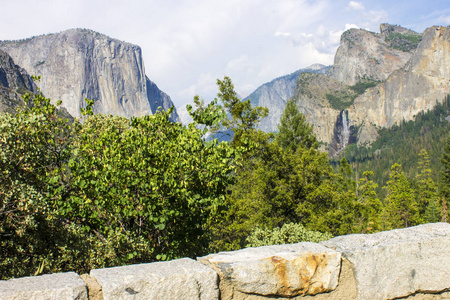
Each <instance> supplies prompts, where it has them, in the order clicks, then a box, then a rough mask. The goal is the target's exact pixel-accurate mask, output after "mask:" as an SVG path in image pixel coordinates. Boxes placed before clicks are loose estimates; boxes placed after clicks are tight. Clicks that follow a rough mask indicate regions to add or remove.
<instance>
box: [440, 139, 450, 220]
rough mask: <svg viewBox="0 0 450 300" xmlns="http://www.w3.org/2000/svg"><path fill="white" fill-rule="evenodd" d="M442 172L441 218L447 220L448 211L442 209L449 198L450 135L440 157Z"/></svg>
mask: <svg viewBox="0 0 450 300" xmlns="http://www.w3.org/2000/svg"><path fill="white" fill-rule="evenodd" d="M441 163H442V172H441V177H440V192H441V194H442V198H443V199H442V208H443V209H442V213H441V217H442V220H448V219H449V218H448V211H447V209H444V206H445V208H446V207H447V203H448V200H449V199H450V135H449V136H448V137H447V140H446V142H445V146H444V151H443V154H442V158H441Z"/></svg>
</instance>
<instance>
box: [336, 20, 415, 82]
mask: <svg viewBox="0 0 450 300" xmlns="http://www.w3.org/2000/svg"><path fill="white" fill-rule="evenodd" d="M410 35H411V36H412V37H418V38H417V40H419V39H420V34H418V33H416V32H414V31H411V30H408V29H406V28H403V27H400V26H392V25H388V24H381V26H380V33H375V32H370V31H366V30H363V29H355V28H352V29H349V30H347V31H346V32H344V33H343V34H342V36H341V42H340V45H339V48H338V49H337V52H336V55H335V57H334V64H333V66H332V67H331V69H330V72H329V76H330V77H331V78H333V79H335V80H338V81H340V82H342V83H345V84H347V85H354V84H356V83H358V82H359V81H360V80H361V79H371V80H376V81H382V80H386V79H387V77H388V76H389V75H390V74H391V73H392V72H393V71H395V70H397V69H399V68H401V67H403V66H404V65H405V64H406V63H407V62H408V60H409V59H410V58H411V56H412V53H411V52H412V51H413V50H414V48H415V46H417V44H411V45H410V46H407V44H405V43H406V42H408V39H407V38H406V37H409V36H410ZM402 45H404V47H403V48H402V47H401V46H402ZM402 50H403V51H402Z"/></svg>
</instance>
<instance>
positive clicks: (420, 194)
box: [415, 149, 440, 223]
mask: <svg viewBox="0 0 450 300" xmlns="http://www.w3.org/2000/svg"><path fill="white" fill-rule="evenodd" d="M417 171H418V173H417V175H416V188H415V192H416V201H417V205H418V209H419V214H420V216H421V218H422V221H424V222H427V223H432V222H439V219H440V218H439V214H440V207H439V200H438V195H437V191H436V184H435V183H434V181H433V178H432V177H431V175H432V172H431V168H430V157H429V156H428V153H427V151H426V150H425V149H422V150H420V152H419V163H418V166H417Z"/></svg>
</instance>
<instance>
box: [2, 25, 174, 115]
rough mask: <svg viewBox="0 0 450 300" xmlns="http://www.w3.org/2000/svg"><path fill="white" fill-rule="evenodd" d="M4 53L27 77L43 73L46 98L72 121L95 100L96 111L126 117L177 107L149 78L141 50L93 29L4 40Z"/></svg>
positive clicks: (41, 85)
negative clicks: (27, 74)
mask: <svg viewBox="0 0 450 300" xmlns="http://www.w3.org/2000/svg"><path fill="white" fill-rule="evenodd" d="M0 49H3V50H4V51H5V52H7V53H8V54H9V55H10V56H11V57H12V58H13V59H14V61H15V62H16V63H17V64H18V65H20V66H22V67H23V68H24V69H25V70H27V72H28V73H29V74H32V75H41V76H42V78H41V82H40V83H39V84H38V85H39V87H40V88H41V91H42V92H43V94H44V95H45V96H46V97H48V98H51V99H52V100H54V101H56V100H58V99H60V100H62V106H63V107H65V108H67V110H68V111H69V113H70V114H71V115H72V116H74V117H80V108H81V107H84V106H85V103H84V101H83V100H84V98H89V99H95V100H96V103H95V105H94V112H97V113H105V114H113V115H119V116H125V117H131V116H142V115H148V114H152V113H154V112H155V109H156V108H157V106H162V107H169V106H173V104H172V102H171V101H170V98H169V97H168V96H167V95H165V94H164V93H162V92H161V91H160V90H159V89H158V88H157V87H156V85H155V84H154V83H152V82H151V81H150V80H148V78H147V77H146V75H145V71H144V64H143V61H142V54H141V49H140V47H138V46H136V45H132V44H129V43H125V42H121V41H118V40H115V39H111V38H109V37H107V36H105V35H102V34H100V33H97V32H94V31H91V30H86V29H70V30H67V31H64V32H61V33H57V34H49V35H43V36H38V37H33V38H30V39H27V40H20V41H3V42H0ZM149 95H150V96H152V97H153V98H151V99H149V98H148V96H149ZM156 101H157V102H158V104H156ZM174 117H175V118H176V115H175V116H174Z"/></svg>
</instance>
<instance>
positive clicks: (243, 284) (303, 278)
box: [198, 243, 341, 299]
mask: <svg viewBox="0 0 450 300" xmlns="http://www.w3.org/2000/svg"><path fill="white" fill-rule="evenodd" d="M198 260H199V261H200V262H203V263H204V264H206V265H208V266H210V267H211V268H213V269H214V270H216V271H217V272H218V274H219V276H220V278H221V290H222V291H224V289H226V288H225V286H226V285H228V286H229V287H230V288H231V289H235V290H237V291H239V292H243V293H245V294H255V295H263V296H278V297H293V296H298V295H316V294H318V293H324V292H329V291H332V290H334V289H335V288H336V286H337V284H338V279H339V272H340V264H341V256H340V254H339V253H338V252H334V251H330V249H327V248H325V247H321V246H319V245H318V244H314V243H299V244H293V245H279V246H265V247H259V248H247V249H243V250H238V251H234V252H222V253H218V254H212V255H209V256H205V257H201V258H198ZM222 293H223V294H222V299H229V297H231V296H230V295H232V294H233V291H230V290H228V292H222ZM227 294H228V296H227Z"/></svg>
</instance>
